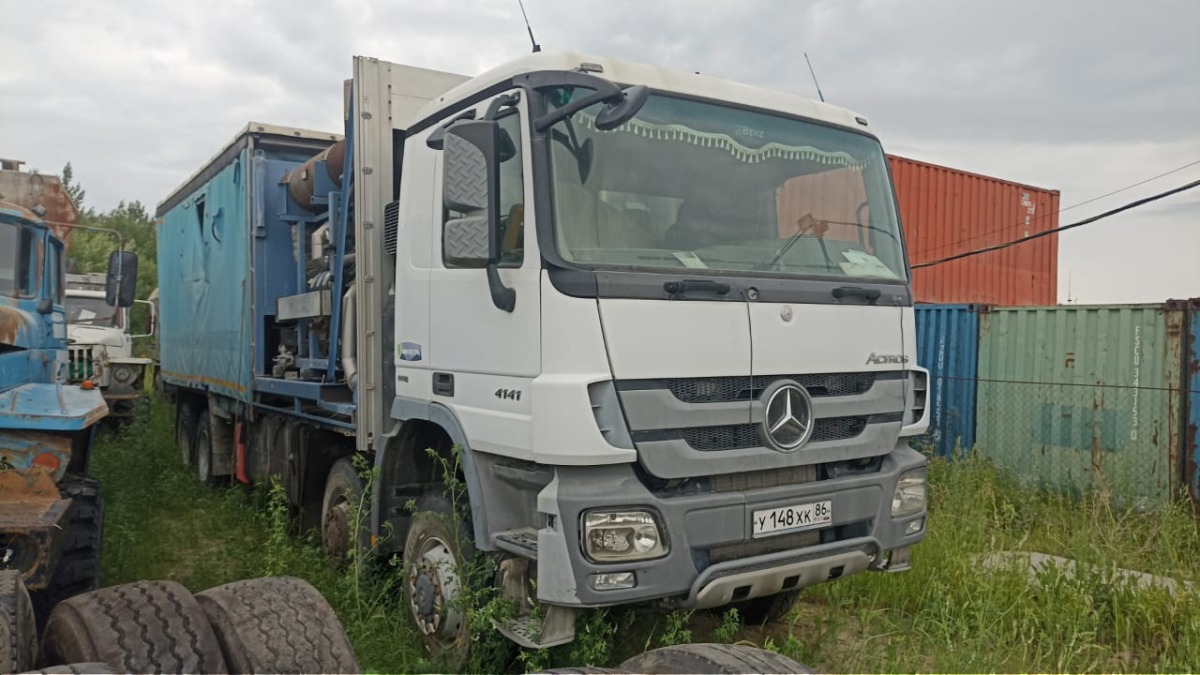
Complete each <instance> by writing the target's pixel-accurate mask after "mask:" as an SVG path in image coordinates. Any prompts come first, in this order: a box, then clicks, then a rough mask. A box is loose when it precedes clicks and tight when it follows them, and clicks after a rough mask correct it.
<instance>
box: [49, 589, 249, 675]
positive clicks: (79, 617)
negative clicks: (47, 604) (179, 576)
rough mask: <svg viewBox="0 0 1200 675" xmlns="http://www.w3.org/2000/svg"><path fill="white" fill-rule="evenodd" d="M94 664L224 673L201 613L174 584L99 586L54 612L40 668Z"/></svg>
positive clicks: (149, 670)
mask: <svg viewBox="0 0 1200 675" xmlns="http://www.w3.org/2000/svg"><path fill="white" fill-rule="evenodd" d="M97 661H98V662H102V663H106V664H108V666H109V667H110V668H112V669H114V670H116V671H118V672H123V673H224V672H228V670H227V668H226V664H225V657H224V656H222V654H221V645H220V643H219V642H217V636H216V634H215V633H214V632H213V629H212V626H210V625H209V623H208V617H207V616H206V615H205V614H204V610H203V609H200V605H199V604H198V603H197V602H196V599H195V598H193V597H192V594H191V593H189V592H188V591H187V589H186V588H184V587H183V586H181V585H180V584H178V583H176V582H174V581H135V582H133V583H130V584H122V585H120V586H110V587H108V588H101V589H100V590H97V591H92V592H90V593H84V594H83V595H77V596H75V597H73V598H70V599H67V600H64V601H62V602H60V603H59V604H58V606H57V607H55V608H54V612H53V613H51V615H50V621H49V622H48V623H47V624H46V633H45V635H43V636H42V658H41V662H42V665H44V666H56V665H62V664H69V663H88V662H97Z"/></svg>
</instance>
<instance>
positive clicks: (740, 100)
mask: <svg viewBox="0 0 1200 675" xmlns="http://www.w3.org/2000/svg"><path fill="white" fill-rule="evenodd" d="M581 69H582V70H586V71H588V72H591V73H592V74H594V75H597V76H599V77H602V78H604V79H607V80H610V81H612V82H615V83H617V84H621V85H626V86H632V85H637V84H641V85H645V86H647V87H649V88H650V89H652V90H656V91H662V92H668V93H672V94H679V95H683V96H691V97H696V98H702V99H710V100H716V101H727V102H730V103H733V104H735V105H741V106H746V107H750V108H759V109H762V110H769V111H776V112H781V113H784V114H789V115H795V116H799V117H805V118H809V119H813V120H817V121H821V122H825V123H827V124H834V125H837V126H842V127H849V128H852V129H858V130H861V129H863V128H865V127H866V120H865V119H863V118H862V117H861V116H859V115H858V114H856V113H855V112H853V111H851V110H847V109H845V108H842V107H839V106H836V105H831V104H828V103H824V102H821V101H816V100H813V99H811V98H807V97H805V96H800V95H798V94H792V93H788V92H784V91H779V90H776V89H767V88H765V87H758V86H753V85H749V84H742V83H739V82H733V81H730V80H724V79H720V78H716V77H711V76H708V75H701V74H698V73H688V72H683V71H678V70H671V69H669V68H664V67H662V66H654V65H649V64H644V63H636V62H633V61H622V60H618V59H610V58H603V57H598V56H590V55H587V54H581V53H577V52H539V53H536V54H530V55H528V56H524V57H522V58H519V59H516V60H513V61H510V62H508V63H505V64H504V65H501V66H498V67H496V68H493V69H491V70H489V71H487V72H485V73H483V74H481V75H478V76H476V77H473V78H471V79H469V80H467V81H465V82H463V83H462V84H460V85H458V86H456V87H454V88H453V89H450V90H449V91H447V92H446V93H444V94H442V95H441V96H439V97H437V98H436V99H434V100H433V101H430V102H429V103H428V104H426V105H425V106H424V107H423V108H421V110H420V113H419V114H418V115H417V118H418V119H421V120H424V119H430V118H436V117H439V116H440V113H441V112H442V111H443V110H445V109H447V108H453V107H455V106H456V105H458V104H460V103H461V102H462V101H465V100H471V99H473V98H475V97H477V96H479V95H482V94H484V93H485V92H487V91H488V90H489V89H492V88H493V87H496V86H498V85H501V84H503V83H504V82H507V81H509V80H512V79H513V78H514V77H517V76H520V75H524V74H526V73H534V72H538V71H564V70H566V71H569V70H581Z"/></svg>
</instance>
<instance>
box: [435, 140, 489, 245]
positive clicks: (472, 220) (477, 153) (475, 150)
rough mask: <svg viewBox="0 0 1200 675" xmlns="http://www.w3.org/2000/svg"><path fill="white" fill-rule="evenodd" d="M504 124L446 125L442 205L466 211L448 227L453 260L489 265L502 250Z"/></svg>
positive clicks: (445, 238)
mask: <svg viewBox="0 0 1200 675" xmlns="http://www.w3.org/2000/svg"><path fill="white" fill-rule="evenodd" d="M499 150H500V126H499V125H498V124H496V123H495V122H493V121H490V120H480V121H463V122H459V123H457V124H455V125H453V126H451V127H450V128H449V129H447V130H446V135H445V138H444V140H443V156H442V204H443V206H445V207H446V209H447V210H449V211H452V212H455V213H456V214H461V215H459V216H458V217H455V218H451V219H450V220H448V221H446V225H445V227H443V229H442V253H443V255H444V257H445V260H446V262H447V263H449V264H451V265H457V266H460V267H484V266H486V265H487V264H489V263H491V262H494V261H495V260H496V259H497V257H498V255H499V251H500V241H499V239H500V234H499V233H500V203H499V202H500V186H499V181H500V178H499V171H498V170H497V169H498V165H499V158H498V156H497V155H498V152H499Z"/></svg>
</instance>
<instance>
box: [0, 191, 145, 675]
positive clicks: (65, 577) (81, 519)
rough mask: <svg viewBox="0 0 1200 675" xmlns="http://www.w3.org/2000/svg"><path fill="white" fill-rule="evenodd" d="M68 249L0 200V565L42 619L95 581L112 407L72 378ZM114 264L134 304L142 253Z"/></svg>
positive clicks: (112, 286) (119, 300)
mask: <svg viewBox="0 0 1200 675" xmlns="http://www.w3.org/2000/svg"><path fill="white" fill-rule="evenodd" d="M63 250H64V246H63V242H62V240H61V239H59V237H57V236H56V235H55V234H54V233H53V232H52V231H51V230H50V229H49V228H48V227H47V225H46V223H45V222H44V221H43V220H42V219H41V218H40V217H39V216H38V214H37V213H35V212H33V211H30V210H29V209H26V208H24V207H21V206H18V205H15V204H12V203H9V202H4V201H0V571H2V570H17V571H19V572H20V573H21V575H22V576H23V578H24V581H25V584H26V586H27V587H28V588H29V590H30V593H31V595H32V599H33V605H34V609H35V614H36V616H37V622H38V623H39V624H40V623H42V622H44V620H45V618H46V616H47V615H48V614H49V611H50V609H51V608H52V607H53V606H54V604H56V603H57V602H58V601H59V600H62V599H64V598H66V597H69V596H71V595H75V594H77V593H80V592H83V591H87V590H90V589H92V588H94V587H95V586H96V582H97V581H98V578H99V573H100V544H101V530H102V526H103V521H104V510H103V501H102V499H101V495H100V486H99V484H98V483H97V482H96V480H95V479H93V478H89V477H88V476H87V473H88V459H89V456H90V454H91V448H92V442H93V439H94V431H95V428H96V423H97V422H99V421H100V420H101V419H102V418H104V417H105V415H107V414H108V408H107V406H106V405H105V403H104V399H103V397H102V396H101V394H100V390H99V388H98V387H96V386H95V385H94V383H91V382H87V381H85V382H83V383H81V384H79V385H70V384H67V368H68V356H67V320H66V310H65V308H64V297H65V283H64V281H65V273H66V270H65V268H64V260H63ZM109 267H110V269H109V274H108V279H107V296H108V297H107V301H108V302H109V304H111V305H116V306H123V307H127V306H129V304H131V303H132V298H133V289H134V283H135V282H136V276H137V257H136V256H135V255H133V254H131V253H128V252H114V253H113V254H112V256H110V259H109ZM0 651H3V650H0ZM0 656H2V654H0ZM0 671H5V672H8V671H7V669H6V664H4V663H3V662H2V661H0Z"/></svg>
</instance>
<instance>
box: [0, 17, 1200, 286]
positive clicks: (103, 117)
mask: <svg viewBox="0 0 1200 675" xmlns="http://www.w3.org/2000/svg"><path fill="white" fill-rule="evenodd" d="M526 9H527V10H528V12H529V17H530V20H531V21H532V23H533V28H534V31H535V34H536V36H537V38H538V40H539V41H540V42H541V43H542V45H543V46H544V48H546V49H547V50H549V49H570V50H577V51H584V52H590V53H596V54H603V55H607V56H612V57H617V58H627V59H633V60H641V61H647V62H651V63H658V64H662V65H664V66H667V67H670V68H676V69H681V70H687V71H700V72H704V73H706V74H711V75H716V76H720V77H726V78H730V79H735V80H739V81H743V82H747V83H751V84H756V85H761V86H766V87H772V88H778V89H784V90H788V91H792V92H798V93H801V94H804V95H808V96H813V95H815V89H814V87H813V84H812V81H811V78H810V76H809V73H808V69H807V66H806V65H805V62H804V53H805V52H807V53H808V54H809V56H810V57H811V58H812V61H813V65H814V67H815V69H816V73H817V76H818V78H819V80H820V83H821V88H822V90H823V91H824V93H825V95H826V97H827V99H829V100H830V101H831V102H835V103H838V104H840V105H844V106H846V107H849V108H852V109H855V110H857V111H859V112H861V113H863V114H864V115H865V116H867V117H868V118H869V119H870V120H871V124H872V128H873V129H874V130H875V131H876V133H878V134H879V135H880V137H881V138H882V139H883V141H884V143H885V146H886V147H887V148H888V149H889V150H890V151H895V152H899V153H900V154H909V155H911V156H914V157H916V158H919V159H926V160H929V161H934V162H942V163H947V164H950V165H953V166H957V167H961V168H964V169H968V170H971V171H976V172H980V173H988V174H994V175H999V176H1002V177H1005V178H1008V179H1011V180H1016V181H1018V182H1025V183H1033V184H1036V185H1040V186H1044V187H1048V188H1056V189H1060V190H1061V191H1062V196H1063V204H1064V205H1069V204H1071V203H1074V202H1077V201H1081V200H1083V199H1086V198H1089V197H1092V196H1095V195H1098V194H1102V193H1104V192H1108V191H1110V190H1112V189H1114V188H1117V187H1121V186H1123V185H1128V184H1130V183H1133V182H1136V181H1139V180H1142V179H1144V178H1146V177H1148V176H1151V175H1154V174H1156V173H1159V172H1161V171H1163V170H1166V169H1169V168H1171V167H1173V166H1178V165H1181V164H1184V163H1186V162H1188V161H1192V160H1195V159H1200V131H1197V127H1196V125H1195V111H1196V110H1200V86H1196V83H1197V78H1196V73H1197V72H1200V41H1197V40H1196V39H1195V37H1194V32H1195V27H1196V26H1197V25H1200V5H1198V4H1196V3H1194V2H1191V1H1189V0H1145V1H1143V2H1139V3H1119V2H1112V1H1103V2H1099V1H1098V2H1089V3H1043V2H1036V1H1032V0H1014V1H1010V2H991V3H983V2H956V1H952V0H942V1H933V0H912V1H903V2H902V1H899V0H809V1H794V0H740V1H739V2H737V3H729V2H718V1H716V0H656V2H645V1H644V0H608V1H607V2H604V3H596V2H592V3H581V2H564V1H562V0H528V2H526ZM5 18H6V24H7V25H9V26H19V27H20V29H19V30H15V31H12V32H10V34H9V36H8V37H7V38H6V50H5V51H6V54H5V60H6V64H5V68H4V69H3V70H2V71H0V151H2V152H3V154H4V156H7V157H16V158H19V159H24V160H26V161H28V162H29V163H30V165H32V166H36V167H39V168H40V169H41V170H42V171H46V172H58V171H59V170H60V169H61V167H62V165H63V164H64V163H65V162H67V161H71V162H72V163H73V165H74V167H75V169H76V174H77V176H78V178H79V179H80V181H82V183H83V185H84V186H85V187H86V188H87V190H88V198H89V201H90V202H91V205H93V206H96V207H99V208H109V207H112V206H114V205H115V204H116V203H117V202H118V201H120V200H122V199H124V200H130V199H137V200H141V201H142V202H145V203H148V204H154V203H156V202H157V201H158V200H160V199H161V198H163V197H164V196H165V195H166V194H168V193H169V192H170V190H172V189H173V188H174V187H175V186H176V185H177V184H179V183H180V182H181V181H182V180H183V179H184V178H186V177H187V176H188V175H189V174H190V173H192V172H193V171H194V170H196V169H197V168H198V167H199V166H200V165H201V164H202V163H203V162H204V161H206V160H207V159H208V158H209V157H210V156H211V155H212V154H213V153H214V152H215V151H216V150H217V149H218V148H219V147H220V146H221V145H222V144H223V143H225V142H226V141H227V140H229V138H230V137H231V136H232V135H233V134H234V133H235V132H236V131H237V130H238V129H239V128H241V127H242V126H243V125H244V124H245V123H246V122H248V121H250V120H254V121H262V122H271V123H277V124H285V125H291V126H301V127H309V128H316V129H321V130H332V131H338V130H340V126H341V97H340V86H341V82H342V80H343V79H345V78H346V77H348V76H349V74H350V65H351V56H352V55H354V54H364V55H370V56H378V57H380V58H384V59H388V60H392V61H397V62H403V63H409V64H412V65H418V66H423V67H427V68H435V69H441V70H450V71H453V72H462V73H466V74H474V73H478V72H481V71H483V70H485V69H487V68H490V67H492V66H495V65H498V64H500V63H502V62H503V61H505V60H508V59H510V58H513V57H516V56H520V55H522V54H525V53H527V52H528V51H529V43H528V36H527V35H526V33H525V27H524V23H523V21H522V19H521V15H520V11H519V8H518V6H517V2H516V0H486V1H478V2H472V3H463V2H447V1H443V0H425V1H421V2H416V1H412V0H407V1H403V2H369V1H368V0H329V1H325V2H319V1H317V0H293V1H292V2H282V1H270V2H262V1H259V2H255V1H252V0H223V1H222V2H208V3H164V2H157V1H152V0H125V1H124V2H122V3H83V2H74V1H71V0H46V1H43V2H39V3H17V2H10V3H8V4H7V5H6V7H5ZM1197 173H1200V172H1193V173H1190V174H1184V173H1181V174H1179V175H1178V176H1174V177H1172V178H1170V179H1163V180H1162V181H1156V182H1155V183H1152V184H1150V185H1148V186H1144V188H1139V189H1138V190H1134V191H1130V192H1129V193H1125V194H1122V195H1119V196H1117V197H1114V198H1111V199H1109V200H1104V201H1101V202H1097V203H1095V204H1089V205H1088V206H1086V207H1082V208H1080V209H1077V210H1075V211H1071V212H1068V213H1067V214H1064V216H1063V217H1064V221H1065V220H1066V219H1067V218H1068V216H1070V217H1071V218H1074V217H1082V216H1085V215H1088V214H1090V213H1095V212H1098V211H1101V210H1104V209H1105V208H1109V207H1111V206H1113V205H1115V204H1118V203H1120V202H1121V201H1124V200H1127V199H1133V198H1135V197H1137V196H1141V195H1144V194H1149V193H1150V192H1153V191H1155V190H1157V189H1162V188H1165V187H1167V186H1169V185H1172V182H1171V181H1172V180H1173V179H1174V180H1178V181H1179V182H1183V181H1184V180H1185V179H1187V178H1188V177H1189V176H1191V177H1192V178H1195V177H1198V176H1197ZM1138 214H1139V215H1138V216H1137V218H1138V219H1137V220H1136V221H1134V220H1132V219H1134V218H1135V215H1134V214H1129V215H1127V216H1122V217H1121V220H1120V221H1119V220H1118V219H1116V218H1114V219H1113V222H1112V224H1108V225H1104V226H1101V225H1097V226H1096V227H1095V228H1087V229H1086V230H1084V231H1080V232H1077V233H1071V234H1067V235H1064V236H1063V238H1062V246H1061V265H1060V266H1061V268H1062V270H1063V272H1064V274H1066V273H1067V272H1068V271H1069V273H1070V274H1071V280H1072V290H1073V292H1074V293H1075V294H1076V295H1078V296H1079V297H1080V298H1081V299H1083V298H1086V299H1088V300H1095V301H1103V300H1106V299H1110V298H1112V299H1115V298H1132V299H1140V300H1154V299H1162V298H1163V297H1165V296H1167V295H1189V294H1190V295H1200V275H1198V274H1195V273H1194V272H1193V273H1191V274H1190V275H1189V274H1188V273H1184V272H1180V271H1179V270H1184V269H1188V267H1189V266H1190V265H1192V264H1193V263H1192V262H1191V261H1193V260H1194V256H1195V254H1194V251H1195V250H1197V249H1200V228H1197V227H1195V226H1194V225H1190V226H1189V225H1184V224H1183V223H1195V222H1196V221H1197V220H1200V218H1198V216H1200V205H1197V203H1196V201H1195V200H1191V199H1187V200H1185V199H1183V198H1182V197H1181V198H1178V199H1176V200H1173V201H1171V202H1169V203H1164V204H1163V205H1162V208H1159V209H1158V210H1154V211H1151V210H1149V209H1148V210H1146V211H1145V212H1144V213H1143V212H1138ZM1125 219H1130V220H1129V222H1131V223H1132V222H1137V223H1138V224H1137V225H1136V226H1134V225H1126V226H1124V227H1121V226H1120V225H1119V223H1120V222H1125ZM1131 231H1133V232H1137V235H1134V234H1130V232H1131ZM1189 251H1190V252H1189ZM1137 256H1141V259H1144V260H1146V261H1147V262H1145V263H1141V262H1138V259H1139V258H1138V257H1137ZM1189 256H1190V257H1189ZM1114 267H1117V268H1120V269H1123V270H1127V272H1126V273H1125V274H1123V276H1124V277H1125V279H1126V280H1125V281H1123V283H1121V284H1119V285H1114V284H1113V282H1112V279H1113V277H1114V275H1113V273H1112V272H1113V269H1114ZM1130 270H1136V272H1132V271H1130ZM1118 286H1119V287H1118Z"/></svg>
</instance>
